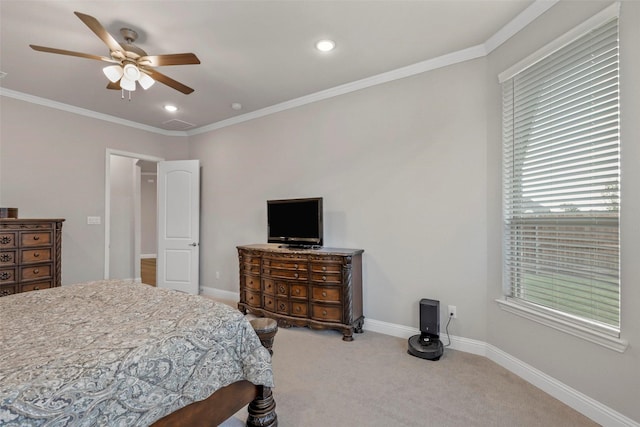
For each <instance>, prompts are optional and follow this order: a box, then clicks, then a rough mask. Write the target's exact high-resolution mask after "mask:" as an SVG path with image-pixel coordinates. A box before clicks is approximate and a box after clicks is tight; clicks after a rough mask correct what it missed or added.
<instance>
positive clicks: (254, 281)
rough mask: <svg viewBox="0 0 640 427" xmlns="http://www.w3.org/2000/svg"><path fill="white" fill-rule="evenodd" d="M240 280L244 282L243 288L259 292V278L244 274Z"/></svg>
mask: <svg viewBox="0 0 640 427" xmlns="http://www.w3.org/2000/svg"><path fill="white" fill-rule="evenodd" d="M242 280H243V281H244V287H245V288H248V289H252V290H255V291H259V290H260V277H258V276H250V275H248V274H245V275H244V276H242Z"/></svg>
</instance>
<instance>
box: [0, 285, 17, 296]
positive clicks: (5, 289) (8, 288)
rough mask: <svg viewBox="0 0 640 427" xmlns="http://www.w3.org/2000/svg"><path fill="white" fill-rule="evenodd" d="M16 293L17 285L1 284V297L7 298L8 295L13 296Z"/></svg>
mask: <svg viewBox="0 0 640 427" xmlns="http://www.w3.org/2000/svg"><path fill="white" fill-rule="evenodd" d="M0 283H1V282H0ZM15 293H16V285H1V284H0V297H5V296H7V295H13V294H15Z"/></svg>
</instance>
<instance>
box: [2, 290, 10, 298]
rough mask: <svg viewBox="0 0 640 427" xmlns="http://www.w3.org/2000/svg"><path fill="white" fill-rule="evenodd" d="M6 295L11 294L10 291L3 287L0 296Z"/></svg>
mask: <svg viewBox="0 0 640 427" xmlns="http://www.w3.org/2000/svg"><path fill="white" fill-rule="evenodd" d="M7 295H11V291H10V290H8V289H4V290H3V291H2V296H3V297H4V296H7Z"/></svg>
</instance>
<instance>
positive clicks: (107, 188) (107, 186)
mask: <svg viewBox="0 0 640 427" xmlns="http://www.w3.org/2000/svg"><path fill="white" fill-rule="evenodd" d="M112 155H115V156H121V157H129V158H132V159H138V160H146V161H150V162H156V163H158V162H162V161H164V160H165V159H164V158H162V157H156V156H150V155H148V154H140V153H133V152H129V151H122V150H115V149H112V148H107V150H106V157H105V172H104V174H105V179H104V278H105V279H109V278H110V277H109V262H110V259H109V258H110V256H109V246H110V243H111V242H110V234H111V156H112ZM137 191H138V193H139V191H140V188H139V186H138V189H137ZM136 197H137V198H138V199H139V198H140V194H136ZM139 234H140V222H139V221H135V231H134V236H133V238H134V239H139ZM137 243H139V242H137ZM135 248H136V249H135V254H134V256H135V258H136V259H139V258H140V245H139V244H136V245H135Z"/></svg>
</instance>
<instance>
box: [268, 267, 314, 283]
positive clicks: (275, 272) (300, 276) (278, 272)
mask: <svg viewBox="0 0 640 427" xmlns="http://www.w3.org/2000/svg"><path fill="white" fill-rule="evenodd" d="M262 274H266V275H268V276H271V277H277V278H279V279H291V280H305V281H306V280H307V279H308V278H309V275H308V273H307V271H306V270H282V269H279V268H271V267H265V266H262Z"/></svg>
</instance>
